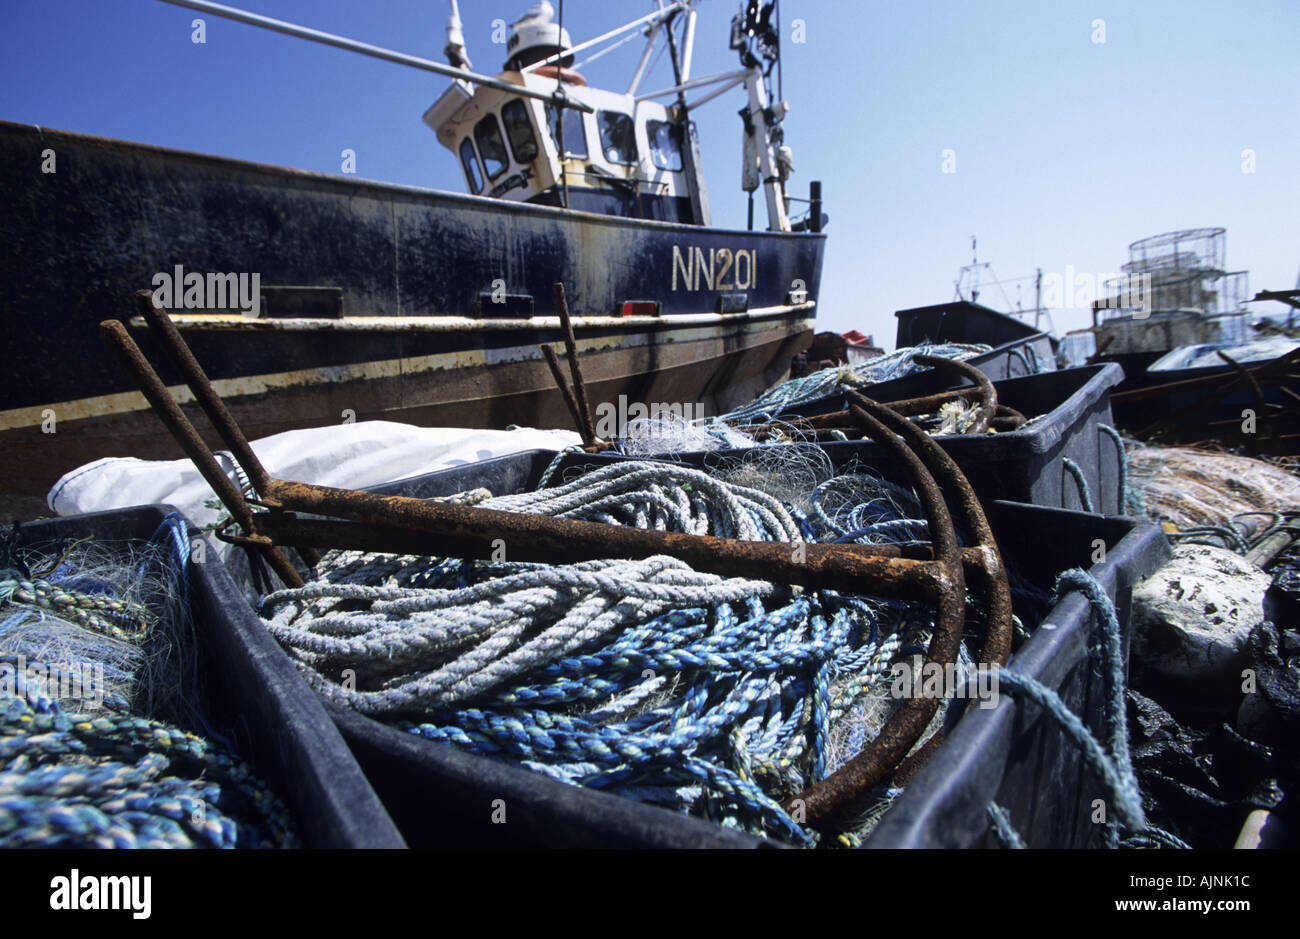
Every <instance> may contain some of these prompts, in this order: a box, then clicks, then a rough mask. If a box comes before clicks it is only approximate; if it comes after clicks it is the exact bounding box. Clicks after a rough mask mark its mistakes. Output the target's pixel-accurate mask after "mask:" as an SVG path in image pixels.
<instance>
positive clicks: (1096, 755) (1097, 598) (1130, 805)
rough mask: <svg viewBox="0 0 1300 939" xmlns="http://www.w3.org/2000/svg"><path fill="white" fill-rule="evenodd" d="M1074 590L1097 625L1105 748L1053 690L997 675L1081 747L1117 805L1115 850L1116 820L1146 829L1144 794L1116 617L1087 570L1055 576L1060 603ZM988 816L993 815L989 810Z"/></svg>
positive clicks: (1006, 673) (1112, 824)
mask: <svg viewBox="0 0 1300 939" xmlns="http://www.w3.org/2000/svg"><path fill="white" fill-rule="evenodd" d="M1073 591H1078V592H1080V593H1082V594H1083V595H1084V597H1085V598H1086V599H1087V601H1088V603H1089V605H1090V606H1091V607H1092V611H1093V614H1094V615H1095V616H1096V617H1097V620H1098V623H1099V628H1098V630H1097V632H1096V635H1097V642H1096V644H1095V645H1094V647H1093V649H1094V651H1095V653H1096V654H1097V655H1098V658H1099V659H1100V662H1099V665H1100V669H1101V676H1102V681H1103V686H1104V690H1103V694H1104V705H1103V733H1104V737H1105V739H1106V742H1107V746H1105V747H1103V746H1102V744H1101V743H1100V742H1099V741H1098V740H1097V738H1096V737H1094V736H1093V734H1092V732H1091V731H1090V730H1088V728H1087V726H1086V725H1085V724H1084V723H1083V721H1082V720H1080V719H1079V717H1078V716H1077V715H1076V714H1075V713H1074V712H1072V711H1071V710H1070V709H1069V708H1068V707H1067V706H1066V705H1065V702H1064V701H1062V700H1061V697H1060V696H1059V695H1058V694H1057V693H1056V692H1055V691H1053V690H1052V689H1051V688H1048V687H1047V686H1046V685H1043V684H1041V683H1040V682H1038V681H1036V680H1034V679H1032V678H1029V677H1028V676H1025V675H1021V674H1020V673H1019V672H1018V671H1017V670H1016V667H1015V664H1014V663H1013V664H1012V665H1010V666H1008V667H1006V668H1003V669H1001V670H1000V671H999V673H998V681H999V688H1000V689H1003V690H1006V691H1008V692H1010V693H1011V694H1012V695H1013V696H1015V695H1018V696H1021V697H1024V698H1026V699H1028V700H1030V701H1032V702H1034V703H1035V704H1037V705H1038V706H1039V707H1040V708H1041V709H1042V710H1043V712H1044V713H1045V714H1047V715H1048V716H1049V717H1051V719H1052V720H1053V721H1054V722H1055V723H1056V725H1057V726H1058V727H1059V728H1060V729H1061V730H1062V731H1063V732H1064V733H1065V735H1066V736H1067V737H1068V738H1070V739H1071V740H1072V741H1074V743H1075V745H1076V746H1078V747H1079V749H1080V751H1081V753H1082V754H1083V759H1084V762H1085V763H1086V764H1087V765H1088V767H1089V768H1090V769H1091V770H1092V771H1093V773H1094V774H1095V775H1096V776H1097V778H1098V779H1100V780H1101V782H1102V784H1103V785H1104V786H1105V788H1106V790H1107V792H1108V793H1109V794H1110V796H1111V804H1112V805H1113V806H1114V807H1115V813H1114V816H1115V817H1109V818H1108V821H1107V828H1106V841H1107V845H1108V847H1112V848H1113V847H1118V845H1119V829H1118V823H1119V822H1123V823H1124V825H1125V826H1126V827H1128V828H1129V829H1131V830H1132V831H1134V832H1136V833H1139V834H1140V833H1144V832H1147V831H1149V829H1150V826H1149V825H1148V824H1147V819H1146V813H1145V812H1144V810H1143V808H1142V793H1141V790H1140V788H1139V786H1138V781H1137V775H1136V773H1134V771H1133V762H1132V758H1131V756H1130V753H1129V746H1128V724H1127V716H1126V713H1125V699H1126V692H1125V681H1124V660H1123V646H1122V637H1121V635H1120V626H1119V616H1118V615H1117V614H1116V612H1115V605H1114V603H1112V602H1111V599H1110V596H1109V595H1108V594H1107V593H1106V591H1105V589H1103V588H1102V586H1101V584H1099V583H1097V581H1096V579H1095V578H1093V577H1092V575H1090V574H1088V573H1087V572H1086V571H1084V570H1082V569H1079V568H1074V569H1073V570H1068V571H1065V572H1064V573H1062V574H1061V575H1060V577H1058V578H1057V581H1056V597H1057V602H1058V603H1059V602H1060V601H1061V600H1062V599H1063V598H1064V596H1065V595H1066V594H1068V593H1070V592H1073ZM990 812H991V813H992V809H991V808H990ZM995 824H996V822H995Z"/></svg>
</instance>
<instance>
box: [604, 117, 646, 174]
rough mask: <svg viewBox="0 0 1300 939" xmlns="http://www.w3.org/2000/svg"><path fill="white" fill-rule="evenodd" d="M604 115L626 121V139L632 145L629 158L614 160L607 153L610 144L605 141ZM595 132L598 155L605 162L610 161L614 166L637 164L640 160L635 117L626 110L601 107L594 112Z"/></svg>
mask: <svg viewBox="0 0 1300 939" xmlns="http://www.w3.org/2000/svg"><path fill="white" fill-rule="evenodd" d="M606 115H611V116H613V117H618V118H622V120H623V121H626V122H627V129H628V134H627V139H628V142H629V143H631V145H632V158H631V159H630V160H616V159H614V158H613V157H611V156H610V155H609V150H610V145H609V144H608V143H606V138H605V121H604V118H605V116H606ZM596 132H597V134H598V135H599V137H600V156H601V159H603V160H604V161H605V162H606V163H612V164H614V165H615V166H638V165H639V164H640V162H641V153H640V148H639V147H638V146H637V143H636V119H635V118H633V117H632V115H630V114H628V113H627V112H626V111H615V110H606V109H603V108H602V109H601V110H598V111H597V112H596Z"/></svg>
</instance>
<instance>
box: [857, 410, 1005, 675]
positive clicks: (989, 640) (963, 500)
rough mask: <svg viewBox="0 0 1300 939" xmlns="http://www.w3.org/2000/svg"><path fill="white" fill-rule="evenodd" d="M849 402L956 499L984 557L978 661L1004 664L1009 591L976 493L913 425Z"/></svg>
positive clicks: (959, 515) (951, 460)
mask: <svg viewBox="0 0 1300 939" xmlns="http://www.w3.org/2000/svg"><path fill="white" fill-rule="evenodd" d="M850 400H851V401H852V402H853V404H854V406H855V407H856V408H859V409H860V410H862V411H863V412H864V413H866V414H868V415H869V416H872V417H875V418H876V419H878V420H879V421H880V423H882V424H884V425H885V426H886V427H888V428H889V429H890V430H892V431H893V432H894V433H896V434H898V435H899V436H900V437H902V438H903V440H904V441H906V442H907V444H908V446H909V447H911V449H912V450H914V451H915V452H916V453H917V455H918V456H919V457H920V459H921V460H922V462H923V463H924V464H925V466H926V468H927V469H928V470H929V471H930V472H931V473H933V474H934V477H935V478H936V479H937V480H938V481H939V482H940V484H941V485H943V486H944V487H945V491H946V492H948V493H949V495H950V496H952V498H953V499H954V500H955V502H956V508H957V515H958V517H959V518H960V520H961V522H962V525H963V527H964V528H965V529H966V531H967V532H969V533H970V536H971V537H972V538H974V539H975V544H976V549H977V550H978V551H979V552H980V553H981V554H982V555H983V562H984V563H983V564H982V565H981V567H980V570H981V577H980V579H981V580H982V581H983V587H984V594H985V599H986V604H987V607H988V610H987V619H988V630H987V634H986V635H985V637H984V647H983V649H982V650H981V651H980V659H979V661H980V662H981V663H984V664H991V663H995V662H996V663H998V664H1003V663H1005V662H1006V660H1007V656H1008V655H1010V653H1011V631H1012V625H1011V612H1012V611H1011V587H1010V584H1009V583H1008V581H1007V572H1006V568H1005V567H1004V566H1003V563H1002V554H1001V552H999V551H998V547H997V540H996V539H995V538H994V537H993V529H992V527H991V526H990V525H989V522H988V517H987V516H985V514H984V508H983V507H982V506H981V505H980V501H979V499H978V498H977V497H976V495H975V491H974V490H973V489H971V487H970V484H969V483H968V482H967V481H966V477H965V475H964V474H963V473H962V471H961V468H960V467H958V466H957V463H956V462H955V461H954V460H953V458H952V457H950V456H949V455H948V454H947V452H946V451H945V450H944V449H943V447H941V446H939V444H937V443H936V442H935V441H934V439H933V438H932V437H930V436H929V435H928V434H926V433H925V432H924V431H922V430H921V429H920V428H918V427H917V426H916V425H915V424H913V423H912V422H911V421H909V420H907V419H906V418H903V417H900V416H898V415H897V414H894V413H893V412H892V411H890V410H889V408H887V407H885V406H883V405H881V404H878V403H876V402H874V401H872V400H871V399H870V398H867V397H865V396H863V395H860V394H857V393H856V392H850Z"/></svg>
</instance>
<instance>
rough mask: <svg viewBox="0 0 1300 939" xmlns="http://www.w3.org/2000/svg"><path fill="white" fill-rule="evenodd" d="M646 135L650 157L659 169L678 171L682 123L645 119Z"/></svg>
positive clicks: (680, 166) (680, 157)
mask: <svg viewBox="0 0 1300 939" xmlns="http://www.w3.org/2000/svg"><path fill="white" fill-rule="evenodd" d="M645 130H646V136H647V137H648V138H650V157H651V158H652V159H653V160H654V161H655V166H657V167H659V168H660V169H661V170H668V171H670V172H673V173H680V172H681V170H682V125H681V124H674V123H672V122H671V121H647V122H646V125H645Z"/></svg>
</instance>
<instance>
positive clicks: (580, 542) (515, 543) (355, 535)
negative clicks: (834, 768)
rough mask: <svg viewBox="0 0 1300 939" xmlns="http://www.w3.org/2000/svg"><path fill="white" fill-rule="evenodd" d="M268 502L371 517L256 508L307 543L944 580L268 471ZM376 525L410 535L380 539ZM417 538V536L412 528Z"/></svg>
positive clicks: (883, 590)
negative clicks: (303, 515) (291, 514)
mask: <svg viewBox="0 0 1300 939" xmlns="http://www.w3.org/2000/svg"><path fill="white" fill-rule="evenodd" d="M270 487H271V488H270V490H269V492H268V495H267V498H266V499H265V500H264V501H265V502H266V503H267V504H268V505H272V506H274V507H276V508H282V509H292V510H297V511H303V512H310V513H314V514H319V515H329V516H333V517H334V518H336V519H345V520H348V521H350V522H360V523H363V525H365V526H372V525H373V526H379V528H377V529H375V530H373V531H370V532H367V531H366V529H365V528H364V527H360V528H358V527H350V526H346V525H341V524H338V523H335V524H334V525H332V526H331V525H327V524H325V523H323V522H317V520H311V519H285V518H280V517H276V515H275V513H272V514H271V515H266V516H258V517H257V519H256V522H257V526H256V527H255V528H254V529H253V532H252V533H253V534H258V533H264V534H266V535H268V536H272V535H273V536H274V537H273V539H272V540H274V541H277V542H278V541H281V540H284V539H290V538H301V539H302V540H303V543H304V544H312V545H313V546H316V547H327V546H332V547H339V546H341V543H340V542H335V541H332V540H330V539H332V538H343V537H345V536H346V537H347V538H348V539H349V542H348V543H349V544H351V545H354V546H356V547H358V548H359V549H361V550H369V551H385V552H401V553H411V552H413V553H418V554H421V555H425V554H432V555H446V554H451V555H452V556H455V555H456V553H457V552H463V551H466V550H470V551H472V552H481V551H483V550H484V549H487V548H490V547H491V545H492V542H493V541H495V540H497V539H500V540H502V541H504V542H505V545H506V551H507V553H508V554H509V555H510V556H511V557H512V558H518V559H520V560H536V561H545V562H549V563H555V564H564V563H571V562H577V561H587V560H592V559H595V558H645V557H652V556H654V555H658V554H662V555H667V556H669V557H675V558H678V559H680V560H682V561H684V562H686V563H687V564H689V565H691V566H692V567H693V568H695V569H696V570H699V571H704V572H708V573H714V574H721V575H724V576H728V577H753V578H758V579H762V580H771V581H776V582H779V583H792V584H802V585H805V586H810V587H826V588H832V589H837V590H844V591H850V592H859V593H871V594H874V595H878V596H886V597H891V598H895V599H913V600H915V599H926V598H929V597H933V596H936V595H938V594H940V593H942V592H944V591H945V590H946V589H947V588H948V585H949V582H948V580H947V578H946V575H945V573H944V572H943V571H939V570H936V567H935V562H933V561H924V560H914V559H911V558H904V557H889V556H884V555H881V554H876V553H873V552H870V551H863V550H860V549H859V548H858V547H857V546H845V545H819V544H803V543H786V542H768V541H737V540H732V539H728V538H714V537H709V536H704V535H683V534H677V533H674V532H660V531H646V530H642V529H639V528H625V527H622V526H618V525H605V524H601V523H599V522H586V521H579V520H576V519H566V518H551V517H549V516H545V515H527V514H523V513H518V512H501V511H498V510H495V509H483V508H472V507H468V506H463V505H453V504H450V503H445V502H427V501H425V500H423V499H412V498H407V497H405V496H384V495H379V494H377V493H372V492H358V491H353V490H350V489H334V488H331V487H328V486H313V485H309V484H307V483H299V482H288V481H284V480H277V479H272V480H271V484H270ZM385 529H399V530H403V531H405V532H407V533H409V534H410V535H411V537H404V538H401V539H395V540H394V541H392V542H390V541H387V540H385V538H386V537H387V535H388V534H392V532H386V531H385ZM416 534H418V535H420V536H422V537H419V538H416V537H414V535H416Z"/></svg>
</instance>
